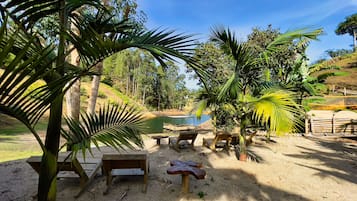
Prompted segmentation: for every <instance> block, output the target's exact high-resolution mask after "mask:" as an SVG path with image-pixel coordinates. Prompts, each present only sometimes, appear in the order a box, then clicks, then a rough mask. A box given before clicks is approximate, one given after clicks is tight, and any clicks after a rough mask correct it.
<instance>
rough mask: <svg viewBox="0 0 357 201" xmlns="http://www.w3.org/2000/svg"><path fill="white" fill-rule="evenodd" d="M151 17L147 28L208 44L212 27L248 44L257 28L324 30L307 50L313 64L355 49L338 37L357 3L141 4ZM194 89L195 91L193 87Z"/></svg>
mask: <svg viewBox="0 0 357 201" xmlns="http://www.w3.org/2000/svg"><path fill="white" fill-rule="evenodd" d="M137 2H138V4H139V10H142V11H144V12H145V13H146V14H147V17H148V21H147V24H146V26H147V27H148V28H149V29H150V28H159V27H160V28H167V29H170V30H172V29H173V30H177V31H178V32H184V33H187V34H196V38H198V39H200V40H201V41H205V40H207V38H208V37H209V34H210V30H211V28H212V27H214V26H217V25H223V26H225V27H230V28H231V29H232V30H234V31H235V33H236V35H237V36H238V37H239V38H240V39H242V40H245V39H246V36H247V34H249V33H250V32H251V30H252V28H254V27H260V28H266V27H267V25H268V24H272V26H273V28H279V29H280V31H281V32H285V31H288V30H292V29H297V28H304V27H312V28H320V27H322V28H323V29H324V35H322V36H320V37H319V41H314V42H312V43H311V45H310V46H309V48H308V50H307V54H308V57H309V58H310V61H316V60H317V59H320V58H324V57H326V54H325V51H326V50H328V49H342V48H344V49H351V46H350V45H351V44H352V42H353V41H352V37H351V36H349V35H343V36H337V35H336V34H335V29H336V27H337V26H338V24H339V23H340V22H342V21H344V20H345V17H347V16H349V15H352V14H354V13H357V0H299V1H297V0H186V1H185V0H137ZM191 88H195V87H193V86H191Z"/></svg>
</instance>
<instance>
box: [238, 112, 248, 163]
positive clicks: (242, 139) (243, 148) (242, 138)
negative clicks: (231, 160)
mask: <svg viewBox="0 0 357 201" xmlns="http://www.w3.org/2000/svg"><path fill="white" fill-rule="evenodd" d="M246 118H247V117H246V115H243V116H242V117H241V122H240V133H239V148H240V149H239V160H242V161H246V160H247V144H246V132H247V131H246V128H247V119H246ZM241 156H242V157H241Z"/></svg>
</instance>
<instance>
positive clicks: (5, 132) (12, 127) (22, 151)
mask: <svg viewBox="0 0 357 201" xmlns="http://www.w3.org/2000/svg"><path fill="white" fill-rule="evenodd" d="M6 120H8V121H6ZM6 120H5V122H11V123H8V124H7V125H5V126H4V125H3V126H1V127H0V162H4V161H12V160H18V159H24V158H28V157H30V156H33V155H41V154H42V151H41V148H40V146H39V145H38V143H37V142H36V140H35V137H34V136H33V135H32V134H31V133H30V132H29V130H28V128H27V127H26V126H24V125H23V124H22V123H20V122H18V121H12V120H11V121H10V120H9V119H6ZM46 126H47V123H46V122H45V121H40V122H39V123H38V125H37V126H36V130H37V131H40V130H45V129H46Z"/></svg>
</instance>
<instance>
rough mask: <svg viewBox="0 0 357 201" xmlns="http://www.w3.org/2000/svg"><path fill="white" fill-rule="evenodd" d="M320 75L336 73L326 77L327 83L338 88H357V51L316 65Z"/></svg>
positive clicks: (315, 74)
mask: <svg viewBox="0 0 357 201" xmlns="http://www.w3.org/2000/svg"><path fill="white" fill-rule="evenodd" d="M314 68H315V70H317V72H316V73H314V74H313V75H314V76H318V75H321V74H324V73H334V74H335V76H330V77H328V78H327V79H326V81H325V84H327V85H329V86H332V85H335V87H337V88H344V87H346V88H347V89H350V90H357V52H355V53H352V54H347V55H344V56H341V57H337V58H333V59H330V60H327V61H324V62H322V63H319V64H316V65H315V66H314Z"/></svg>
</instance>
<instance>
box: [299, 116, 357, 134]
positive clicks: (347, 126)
mask: <svg viewBox="0 0 357 201" xmlns="http://www.w3.org/2000/svg"><path fill="white" fill-rule="evenodd" d="M309 132H311V134H313V135H314V134H322V133H324V134H357V119H349V118H335V117H333V118H325V119H323V118H313V117H310V118H306V120H305V133H306V134H308V133H309Z"/></svg>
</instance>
